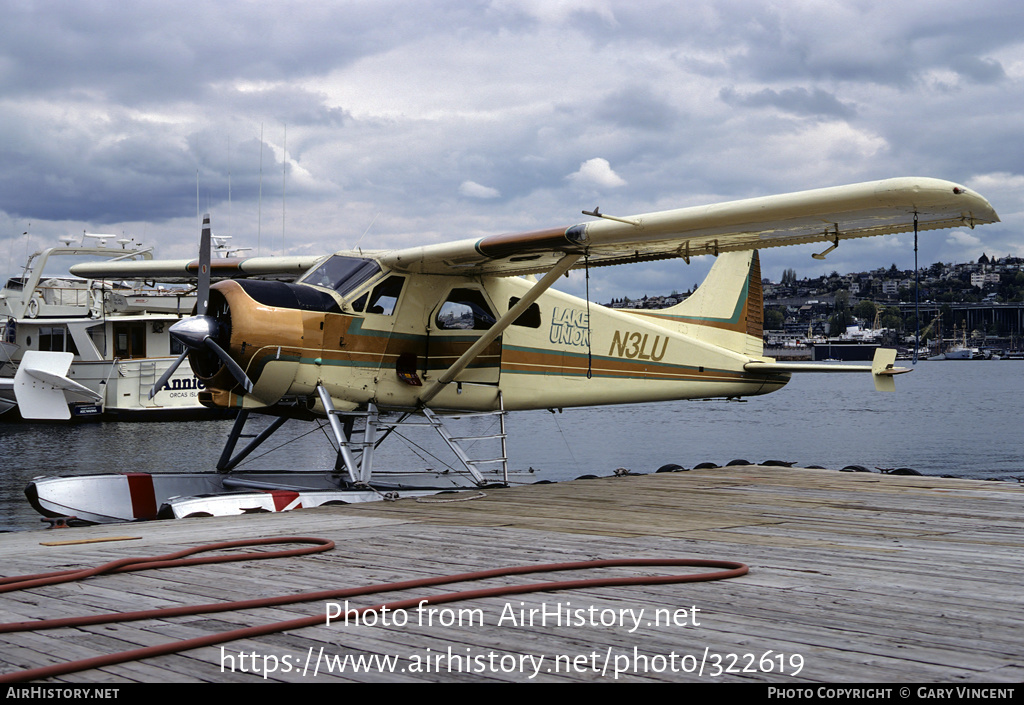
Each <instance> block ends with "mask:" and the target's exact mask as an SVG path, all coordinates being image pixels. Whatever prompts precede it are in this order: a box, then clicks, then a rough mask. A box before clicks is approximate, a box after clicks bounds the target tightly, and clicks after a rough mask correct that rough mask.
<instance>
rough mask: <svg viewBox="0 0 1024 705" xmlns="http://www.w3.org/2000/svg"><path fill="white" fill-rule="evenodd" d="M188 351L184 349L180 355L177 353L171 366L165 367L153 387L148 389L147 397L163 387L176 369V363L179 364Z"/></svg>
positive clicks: (150, 396)
mask: <svg viewBox="0 0 1024 705" xmlns="http://www.w3.org/2000/svg"><path fill="white" fill-rule="evenodd" d="M188 352H189V351H188V350H186V351H185V352H183V353H182V354H181V355H179V356H178V359H177V360H175V361H174V362H172V363H171V366H170V367H168V368H167V371H166V372H164V373H163V374H162V375H160V379H158V380H157V381H156V384H154V385H153V388H152V389H150V390H149V398H150V399H152V398H153V397H155V396H156V393H157V392H159V391H160V390H161V389H162V388H163V386H164V385H165V384H167V380H169V379H170V378H171V375H173V374H174V371H175V370H177V369H178V365H180V364H181V363H182V361H183V360H184V359H185V358H186V357H188Z"/></svg>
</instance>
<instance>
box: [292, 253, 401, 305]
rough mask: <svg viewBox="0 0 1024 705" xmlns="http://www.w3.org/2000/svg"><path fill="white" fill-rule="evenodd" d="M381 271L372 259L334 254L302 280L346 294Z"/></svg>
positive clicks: (304, 282)
mask: <svg viewBox="0 0 1024 705" xmlns="http://www.w3.org/2000/svg"><path fill="white" fill-rule="evenodd" d="M380 271H381V270H380V265H379V264H377V263H376V262H375V261H373V260H372V259H360V258H358V257H344V256H342V255H334V256H333V257H329V258H328V259H327V260H325V261H324V262H323V263H321V264H320V265H319V266H318V267H317V268H316V269H314V270H313V271H311V272H309V273H308V274H306V275H305V276H304V277H302V279H301V280H300V282H301V283H303V284H312V285H314V286H322V287H325V288H327V289H334V290H335V291H336V292H338V293H339V294H341V295H342V296H344V295H345V294H347V293H349V292H350V291H352V290H354V289H355V288H356V287H358V286H359V285H360V284H362V283H363V282H365V281H367V280H368V279H370V278H371V277H373V276H376V275H377V274H379V273H380Z"/></svg>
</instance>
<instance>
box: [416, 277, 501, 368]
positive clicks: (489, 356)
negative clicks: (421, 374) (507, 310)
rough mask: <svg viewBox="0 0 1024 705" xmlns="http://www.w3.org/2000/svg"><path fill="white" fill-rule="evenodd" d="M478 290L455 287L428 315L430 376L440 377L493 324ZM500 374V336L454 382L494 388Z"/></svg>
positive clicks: (489, 307)
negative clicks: (485, 385) (478, 384)
mask: <svg viewBox="0 0 1024 705" xmlns="http://www.w3.org/2000/svg"><path fill="white" fill-rule="evenodd" d="M494 310H495V309H494V306H492V305H491V303H490V301H488V299H487V296H486V294H485V293H484V292H483V290H482V289H478V288H475V287H455V288H453V289H451V290H450V291H449V292H448V294H447V295H446V296H445V297H444V299H443V300H442V301H441V302H440V303H439V304H438V306H437V307H436V308H434V310H433V311H432V312H431V314H430V321H429V336H428V341H427V347H428V350H427V355H428V365H429V369H430V373H431V374H432V375H435V376H436V375H440V374H442V373H443V372H444V370H446V369H448V367H449V366H451V364H452V363H454V362H455V361H456V360H458V359H459V356H461V355H462V354H463V353H464V352H466V350H468V349H469V347H470V346H471V345H472V344H473V343H475V342H476V340H477V338H479V337H480V336H481V335H482V334H483V332H484V331H485V330H487V329H489V328H490V327H491V326H493V325H494V323H495V321H497V316H495V314H494ZM500 371H501V336H499V337H498V338H497V339H496V340H494V342H492V343H491V344H490V345H488V346H487V348H485V349H484V351H483V352H482V353H481V354H480V355H479V356H477V358H476V359H475V360H474V361H473V362H471V363H470V364H469V367H467V368H466V369H465V370H463V371H462V372H461V373H460V374H459V375H458V376H457V377H456V378H455V381H456V382H476V383H482V384H497V383H498V378H499V376H500Z"/></svg>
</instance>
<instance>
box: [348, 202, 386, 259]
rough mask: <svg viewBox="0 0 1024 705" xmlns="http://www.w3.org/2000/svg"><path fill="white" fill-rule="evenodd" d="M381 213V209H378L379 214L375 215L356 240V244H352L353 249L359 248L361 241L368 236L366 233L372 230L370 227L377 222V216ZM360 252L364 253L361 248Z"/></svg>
mask: <svg viewBox="0 0 1024 705" xmlns="http://www.w3.org/2000/svg"><path fill="white" fill-rule="evenodd" d="M379 215H380V211H377V215H375V216H373V220H371V221H370V224H369V225H367V226H366V230H364V231H363V234H362V235H360V236H359V239H358V240H356V244H355V245H353V246H352V249H357V248H358V247H359V243H360V242H362V241H363V238H364V237H366V233H368V232H370V228H372V227H373V224H374V223H376V222H377V217H378V216H379ZM360 254H362V251H361V250H360Z"/></svg>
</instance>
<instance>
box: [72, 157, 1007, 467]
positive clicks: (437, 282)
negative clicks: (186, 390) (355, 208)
mask: <svg viewBox="0 0 1024 705" xmlns="http://www.w3.org/2000/svg"><path fill="white" fill-rule="evenodd" d="M587 215H590V216H592V219H591V220H590V221H588V222H585V223H581V224H577V225H571V226H569V227H558V228H552V229H550V230H541V231H537V232H527V233H517V234H508V235H494V236H489V237H484V238H481V239H468V240H460V241H456V242H450V243H444V244H436V245H425V246H422V247H413V248H407V249H400V250H390V251H379V252H366V251H360V252H356V251H344V252H339V253H337V254H335V255H332V256H329V257H326V258H323V259H322V260H320V261H316V262H315V263H314V264H313V265H312V266H309V264H310V261H309V260H308V259H306V258H299V259H296V260H283V259H282V260H272V259H270V258H250V259H247V260H230V261H227V260H217V261H216V264H215V267H216V268H218V269H219V270H220V271H218V272H214V273H213V275H214V276H231V277H235V278H232V279H227V280H224V281H219V282H217V283H215V284H213V285H212V286H210V284H209V281H210V277H211V273H210V266H209V265H210V262H209V259H208V257H209V255H208V254H206V255H204V257H203V258H202V259H201V261H200V262H198V263H197V262H195V261H192V262H184V261H182V262H162V263H161V262H159V261H153V262H148V263H142V262H140V263H136V262H125V263H110V264H108V263H100V264H97V265H95V266H93V265H82V266H80V267H79V268H76V269H75V270H73V271H74V273H75V274H78V275H80V276H88V277H91V278H98V277H107V278H140V277H145V278H154V277H155V278H160V279H168V278H173V277H189V276H191V277H193V278H195V276H196V274H195V273H196V271H197V270H198V271H199V290H200V297H199V300H200V303H199V304H198V307H197V308H198V311H197V315H195V316H193V317H192V318H189V319H186V320H183V321H181V322H179V323H178V324H175V326H174V327H173V328H172V329H171V330H172V334H173V335H175V336H176V337H178V338H179V339H180V340H181V341H182V342H183V343H185V344H186V346H187V347H188V351H187V352H186V353H185V354H183V355H182V357H181V358H179V360H178V363H180V362H182V361H183V360H184V358H185V357H186V356H187V357H188V358H189V362H190V363H191V365H192V368H193V370H194V371H195V372H196V374H197V375H198V377H199V378H200V379H201V380H202V381H203V382H204V384H205V385H206V390H205V391H204V392H202V401H203V403H205V404H208V405H212V406H218V407H228V408H237V409H240V410H241V411H242V412H243V413H242V414H240V416H239V419H240V421H239V422H238V423H237V424H236V430H235V431H234V432H233V433H232V437H231V439H230V440H229V443H228V447H227V448H226V449H225V453H224V456H223V457H222V460H221V463H220V469H221V470H222V471H225V470H229V469H230V468H232V467H233V466H234V464H235V463H237V462H238V460H240V459H241V458H240V457H236V458H230V455H231V453H233V452H234V446H235V442H236V441H237V439H238V437H239V435H240V433H241V429H242V425H243V424H244V423H245V418H246V416H247V413H248V412H249V411H259V412H266V413H270V414H274V415H277V416H279V417H281V421H280V422H279V423H281V422H283V419H285V418H288V417H300V418H311V417H317V416H319V417H321V418H323V417H325V416H326V417H328V418H329V419H330V420H331V423H332V427H333V428H334V433H335V436H336V439H337V443H338V448H339V469H340V466H341V463H343V464H344V466H345V469H346V470H347V472H348V480H349V483H350V484H352V485H358V484H360V483H362V484H365V483H368V482H369V479H370V473H371V471H372V460H371V458H372V450H373V448H374V447H376V444H377V442H378V441H379V439H378V438H377V435H376V428H377V426H376V425H377V423H378V422H379V418H378V415H379V414H380V413H383V412H386V411H399V412H410V413H414V414H417V413H418V414H421V415H422V414H425V415H426V416H427V417H428V419H430V420H431V421H432V422H436V423H438V424H440V425H443V424H441V420H440V418H439V414H440V415H443V414H444V413H446V412H452V411H465V410H475V411H481V412H499V413H500V412H504V411H509V410H520V409H538V408H556V407H573V406H590V405H601V404H628V403H637V402H652V401H666V400H674V399H694V398H701V399H703V398H713V397H728V398H737V397H746V396H753V395H758V394H766V393H768V392H773V391H776V390H778V389H780V388H781V387H783V386H784V385H785V384H786V383H787V382H788V381H789V379H790V375H791V374H792V373H793V372H801V371H813V372H852V371H853V372H859V371H866V372H870V373H871V374H872V376H873V378H874V381H875V385H876V386H877V388H878V389H881V390H891V389H893V388H894V386H893V375H895V374H897V373H899V372H903V371H907V370H900V369H896V368H894V367H893V360H894V359H895V351H893V350H884V351H880V353H879V355H877V356H876V359H875V360H874V362H873V363H872V365H871V366H856V365H805V364H804V365H802V364H784V363H779V362H776V361H775V360H773V359H771V358H767V357H765V356H764V354H763V344H762V297H761V274H760V267H759V260H758V251H759V250H763V249H767V248H771V247H780V246H784V245H800V244H808V243H828V244H830V245H831V247H829V248H828V250H826V252H828V251H831V250H832V249H835V247H837V246H838V245H839V241H840V240H845V239H849V238H861V237H870V236H874V235H884V234H889V233H902V232H916V231H917V230H922V231H923V230H933V229H940V228H956V227H970V228H973V227H974V226H976V225H978V224H984V223H993V222H998V220H999V218H998V216H997V215H996V213H995V211H994V210H993V208H992V206H991V205H989V203H988V202H987V201H986V200H985V199H984V198H983V197H981V196H980V195H978V194H977V193H974V192H972V191H970V190H968V189H966V188H964V187H963V186H959V185H957V184H954V183H950V182H947V181H941V180H937V179H931V178H916V177H914V178H896V179H888V180H884V181H876V182H870V183H861V184H854V185H850V186H840V187H834V188H825V189H819V190H813V191H804V192H799V193H792V194H786V195H779V196H769V197H764V198H754V199H749V200H742V201H734V202H730V203H721V204H717V205H710V206H700V207H693V208H683V209H679V210H669V211H661V212H656V213H645V214H641V215H634V216H629V217H613V216H609V215H605V214H602V213H600V212H598V211H597V210H596V209H595V211H594V212H592V213H588V214H587ZM204 238H205V240H207V241H208V239H209V229H208V227H205V228H204ZM202 249H203V251H204V252H206V253H208V252H209V246H208V244H204V245H203V247H202ZM700 255H712V256H715V257H716V258H717V259H716V261H715V263H714V266H713V267H712V268H711V271H710V273H709V274H708V276H707V278H706V280H705V281H704V283H703V284H702V285H701V286H700V287H699V288H698V290H697V291H696V292H695V293H694V294H693V295H692V296H690V297H689V298H688V299H687V300H686V301H684V302H683V303H680V304H678V305H676V306H673V307H671V308H667V309H662V310H656V311H650V310H619V309H609V308H605V307H602V306H598V305H596V304H593V303H590V302H588V301H586V300H584V299H580V298H576V297H573V296H569V295H567V294H563V293H560V292H558V291H555V290H554V289H553V288H551V287H552V285H553V284H554V283H555V282H556V281H557V280H558V278H559V277H561V276H562V275H563V274H565V273H566V272H568V271H569V270H571V269H580V268H585V267H599V266H605V265H612V264H629V263H640V262H647V261H652V260H659V259H668V258H682V259H684V260H686V261H687V262H689V260H690V258H691V257H697V256H700ZM275 262H276V263H277V264H274V263H275ZM307 266H308V270H306V271H305V273H304V274H302V275H301V277H300V278H299V279H298V280H297V281H295V282H282V281H267V280H261V279H246V278H241V277H245V276H247V275H249V274H253V273H255V274H264V275H266V274H279V275H280V274H287V273H288V272H295V273H297V272H299V271H301V270H303V269H304V268H306V267H307ZM207 294H208V301H207ZM172 371H173V368H172V370H169V371H168V372H167V374H165V375H164V378H163V379H161V381H160V382H158V383H157V385H156V386H155V387H154V389H156V388H159V387H160V386H161V385H162V384H163V383H164V381H165V380H166V379H167V378H168V377H169V376H170V374H171V372H172ZM354 417H359V418H364V419H366V422H365V424H366V429H365V431H364V436H363V439H362V441H360V442H359V443H356V442H355V440H354V438H353V424H352V420H353V418H354ZM273 428H275V429H276V426H274V427H273ZM258 441H259V442H262V439H258ZM251 448H252V446H250V448H248V449H246V450H245V451H243V453H241V454H239V455H240V456H243V457H244V454H246V453H248V452H249V451H250V450H251ZM467 462H468V464H467V465H466V469H467V471H468V472H469V474H470V475H471V476H472V477H473V481H474V482H476V483H477V484H480V483H482V482H483V481H484V478H483V477H482V476H481V474H480V473H478V471H477V469H476V468H475V467H474V465H473V464H472V462H471V461H467ZM249 486H252V485H251V484H250V485H249Z"/></svg>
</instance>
